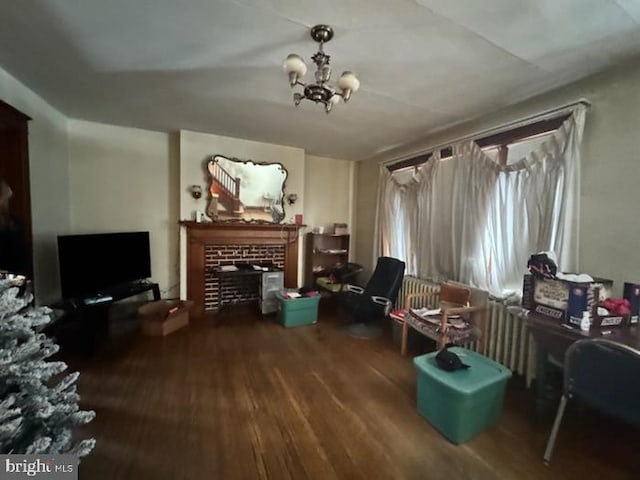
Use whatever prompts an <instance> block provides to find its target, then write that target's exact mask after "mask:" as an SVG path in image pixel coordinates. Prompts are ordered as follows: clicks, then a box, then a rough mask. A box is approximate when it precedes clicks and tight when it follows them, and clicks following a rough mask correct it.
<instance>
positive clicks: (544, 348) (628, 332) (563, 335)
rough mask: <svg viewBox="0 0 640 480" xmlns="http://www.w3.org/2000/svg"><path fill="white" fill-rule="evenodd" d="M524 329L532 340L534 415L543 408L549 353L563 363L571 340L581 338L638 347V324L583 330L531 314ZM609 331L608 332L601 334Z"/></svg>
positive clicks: (538, 413)
mask: <svg viewBox="0 0 640 480" xmlns="http://www.w3.org/2000/svg"><path fill="white" fill-rule="evenodd" d="M526 322H527V328H528V329H529V331H530V332H531V335H532V336H533V339H534V341H535V342H536V347H537V353H536V383H535V414H536V418H540V417H541V416H542V414H543V413H544V410H545V405H546V399H545V395H544V391H545V385H546V380H547V362H548V358H549V355H551V356H552V357H553V358H554V359H556V360H557V361H558V362H561V363H562V364H564V354H565V352H566V351H567V349H568V348H569V346H571V344H572V343H574V342H576V341H578V340H583V339H585V338H606V339H608V340H611V341H614V342H618V343H621V344H622V345H627V346H629V347H632V348H635V349H640V326H638V325H634V326H628V325H626V326H620V327H611V328H609V329H607V328H592V329H591V330H590V331H589V332H583V331H581V330H579V329H577V328H573V327H569V326H568V325H565V324H564V323H561V322H559V321H558V320H551V319H548V318H546V317H542V316H540V315H538V314H535V313H531V312H530V313H528V314H527V316H526ZM604 332H609V333H604Z"/></svg>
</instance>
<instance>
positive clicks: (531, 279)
mask: <svg viewBox="0 0 640 480" xmlns="http://www.w3.org/2000/svg"><path fill="white" fill-rule="evenodd" d="M528 267H529V272H530V273H529V274H528V275H525V277H524V284H523V297H522V306H523V307H524V308H525V309H527V310H530V311H532V312H535V313H536V314H537V315H540V316H543V317H546V318H549V319H552V320H557V321H558V322H563V323H565V324H566V325H568V326H571V327H574V328H583V329H585V324H586V329H588V328H590V327H593V328H602V327H618V326H623V325H629V324H637V323H638V311H639V310H640V284H638V283H625V284H624V294H623V298H612V296H611V290H612V288H613V280H608V279H604V278H598V277H591V276H590V275H587V274H566V273H561V272H558V271H557V267H556V261H555V257H554V255H553V254H551V253H548V252H543V253H538V254H535V255H532V256H531V258H530V259H529V264H528Z"/></svg>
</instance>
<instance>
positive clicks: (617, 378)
mask: <svg viewBox="0 0 640 480" xmlns="http://www.w3.org/2000/svg"><path fill="white" fill-rule="evenodd" d="M638 378H640V351H638V350H636V349H634V348H631V347H628V346H626V345H623V344H620V343H617V342H614V341H611V340H605V339H598V338H590V339H585V340H579V341H577V342H575V343H574V344H572V345H571V346H570V347H569V349H568V350H567V353H566V354H565V360H564V388H563V394H562V398H561V399H560V405H558V412H557V413H556V419H555V421H554V422H553V429H552V430H551V435H550V436H549V441H548V442H547V448H546V450H545V452H544V460H545V462H549V461H550V460H551V454H552V453H553V447H554V445H555V442H556V436H557V435H558V430H559V429H560V423H561V422H562V416H563V415H564V409H565V407H566V406H567V401H568V400H570V399H572V398H574V397H575V398H579V399H580V400H582V401H583V402H584V403H586V404H587V405H589V406H591V407H593V408H595V409H597V410H600V411H602V412H604V413H607V414H609V415H611V416H614V417H616V418H618V419H620V420H623V421H625V422H628V423H630V424H632V425H635V426H638V427H640V382H639V381H638Z"/></svg>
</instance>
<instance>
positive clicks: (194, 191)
mask: <svg viewBox="0 0 640 480" xmlns="http://www.w3.org/2000/svg"><path fill="white" fill-rule="evenodd" d="M189 191H190V192H191V196H192V197H193V198H195V199H196V200H197V199H198V198H200V197H202V187H201V186H200V185H191V186H190V187H189Z"/></svg>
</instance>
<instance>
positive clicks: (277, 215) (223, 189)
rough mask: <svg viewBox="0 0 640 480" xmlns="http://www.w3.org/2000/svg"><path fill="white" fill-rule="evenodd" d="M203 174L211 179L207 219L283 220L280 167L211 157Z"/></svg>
mask: <svg viewBox="0 0 640 480" xmlns="http://www.w3.org/2000/svg"><path fill="white" fill-rule="evenodd" d="M207 172H208V173H209V177H210V179H211V183H210V184H209V194H210V198H209V200H208V201H209V204H208V207H207V215H208V216H209V217H210V218H211V219H212V220H214V221H221V222H233V221H240V222H261V223H280V222H281V221H282V220H283V219H284V218H285V213H284V188H285V181H286V179H287V170H286V169H285V168H284V166H283V165H282V164H281V163H261V162H253V161H250V160H248V161H242V160H238V159H236V158H227V157H224V156H222V155H214V156H213V157H212V158H211V160H209V161H208V162H207Z"/></svg>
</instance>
